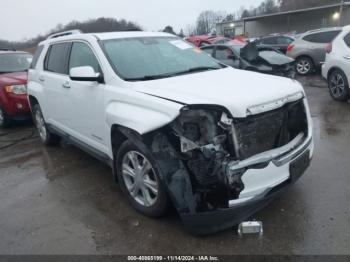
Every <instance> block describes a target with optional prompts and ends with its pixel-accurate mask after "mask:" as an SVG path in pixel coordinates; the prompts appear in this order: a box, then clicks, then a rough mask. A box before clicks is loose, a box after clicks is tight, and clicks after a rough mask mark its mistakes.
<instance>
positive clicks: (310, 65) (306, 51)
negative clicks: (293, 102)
mask: <svg viewBox="0 0 350 262" xmlns="http://www.w3.org/2000/svg"><path fill="white" fill-rule="evenodd" d="M341 31H342V28H340V27H336V28H323V29H317V30H312V31H308V32H306V33H304V34H302V35H300V36H299V37H298V38H297V39H296V40H295V41H294V42H293V43H291V44H290V45H289V46H288V50H287V56H289V57H291V58H294V59H295V60H296V70H297V72H298V73H299V74H300V75H307V74H309V73H311V72H313V71H315V70H318V69H320V68H321V66H322V64H323V63H324V61H325V59H326V52H327V47H328V46H330V44H331V43H332V42H333V40H334V39H335V38H336V37H337V36H338V35H339V33H340V32H341Z"/></svg>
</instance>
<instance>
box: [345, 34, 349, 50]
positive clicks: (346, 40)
mask: <svg viewBox="0 0 350 262" xmlns="http://www.w3.org/2000/svg"><path fill="white" fill-rule="evenodd" d="M344 42H345V44H346V45H347V46H348V47H350V33H349V34H347V35H346V36H345V37H344Z"/></svg>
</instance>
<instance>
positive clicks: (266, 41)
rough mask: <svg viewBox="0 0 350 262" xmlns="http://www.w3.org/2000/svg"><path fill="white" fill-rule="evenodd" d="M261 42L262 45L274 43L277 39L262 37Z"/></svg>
mask: <svg viewBox="0 0 350 262" xmlns="http://www.w3.org/2000/svg"><path fill="white" fill-rule="evenodd" d="M261 43H262V44H263V45H276V44H277V39H276V37H269V38H264V39H263V40H261Z"/></svg>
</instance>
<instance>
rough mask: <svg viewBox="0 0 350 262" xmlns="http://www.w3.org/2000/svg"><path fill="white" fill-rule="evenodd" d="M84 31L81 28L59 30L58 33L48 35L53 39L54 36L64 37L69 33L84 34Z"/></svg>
mask: <svg viewBox="0 0 350 262" xmlns="http://www.w3.org/2000/svg"><path fill="white" fill-rule="evenodd" d="M82 33H83V32H82V31H80V30H77V29H76V30H69V31H64V32H59V33H56V34H52V35H49V36H48V37H47V39H53V38H57V37H62V36H67V35H78V34H82Z"/></svg>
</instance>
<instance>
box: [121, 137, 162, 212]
mask: <svg viewBox="0 0 350 262" xmlns="http://www.w3.org/2000/svg"><path fill="white" fill-rule="evenodd" d="M116 165H117V166H116V169H117V176H118V181H119V184H120V187H121V189H122V191H123V193H124V194H125V195H126V196H127V198H128V200H129V202H130V204H131V205H132V206H133V207H134V208H135V209H136V210H137V211H139V212H140V213H142V214H144V215H146V216H149V217H155V218H156V217H161V216H163V215H164V214H165V213H166V211H167V208H168V196H167V193H166V190H165V186H164V183H163V180H162V179H161V176H160V171H159V170H158V168H157V165H156V163H155V160H154V159H153V157H152V155H151V154H150V153H149V152H145V150H143V149H141V148H139V147H138V146H136V145H135V144H134V143H132V142H131V141H126V142H125V143H124V144H123V145H122V146H121V147H120V149H119V151H118V156H117V161H116Z"/></svg>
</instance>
